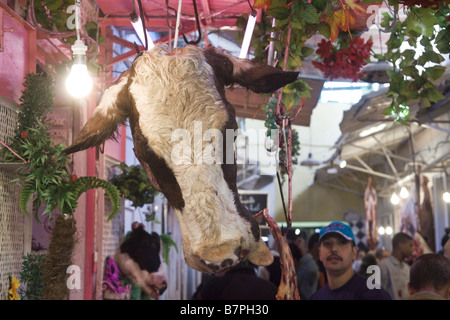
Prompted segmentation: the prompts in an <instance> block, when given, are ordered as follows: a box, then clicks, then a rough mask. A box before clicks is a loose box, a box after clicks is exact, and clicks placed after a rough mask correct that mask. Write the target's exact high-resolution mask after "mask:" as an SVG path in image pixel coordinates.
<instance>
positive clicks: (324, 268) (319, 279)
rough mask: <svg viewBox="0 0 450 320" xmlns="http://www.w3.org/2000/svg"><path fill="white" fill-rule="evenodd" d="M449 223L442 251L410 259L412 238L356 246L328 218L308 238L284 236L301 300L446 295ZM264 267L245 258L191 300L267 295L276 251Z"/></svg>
mask: <svg viewBox="0 0 450 320" xmlns="http://www.w3.org/2000/svg"><path fill="white" fill-rule="evenodd" d="M449 236H450V228H447V229H446V234H445V235H444V237H443V238H442V241H441V247H442V250H440V251H439V252H436V253H426V254H422V255H420V256H419V257H417V258H415V259H414V260H413V261H411V259H408V258H410V257H411V255H412V254H413V243H414V239H413V238H412V237H410V236H409V235H408V234H406V233H403V232H399V233H396V234H395V235H394V236H393V238H392V251H391V252H390V251H387V250H385V249H384V248H379V249H377V250H376V251H367V250H361V249H358V248H357V246H356V241H355V236H354V234H353V231H352V229H351V227H350V226H349V225H347V224H345V223H342V222H338V221H337V222H332V223H330V224H329V225H327V226H325V227H323V228H322V229H321V230H320V233H313V234H312V235H311V236H309V238H308V237H307V236H306V234H305V232H300V234H298V235H294V236H290V235H289V234H288V236H287V239H288V241H289V244H290V249H291V253H292V256H293V260H294V265H295V269H296V273H297V285H298V290H299V295H300V299H301V300H450V240H449ZM272 252H273V254H274V262H273V263H272V265H270V266H267V267H259V268H258V267H256V266H254V265H252V264H251V263H249V262H248V261H244V262H242V263H240V264H239V265H238V266H236V267H234V268H232V269H231V270H230V271H229V272H227V273H226V274H224V275H220V276H217V275H215V276H211V277H209V278H208V279H205V281H204V282H203V283H202V284H201V285H200V286H199V288H198V290H197V292H196V293H195V294H194V296H193V299H200V300H210V299H211V300H226V299H235V300H236V299H238V300H254V299H258V300H271V299H275V296H276V293H277V288H278V286H279V284H280V276H281V272H280V265H279V255H278V252H277V251H276V250H273V251H272Z"/></svg>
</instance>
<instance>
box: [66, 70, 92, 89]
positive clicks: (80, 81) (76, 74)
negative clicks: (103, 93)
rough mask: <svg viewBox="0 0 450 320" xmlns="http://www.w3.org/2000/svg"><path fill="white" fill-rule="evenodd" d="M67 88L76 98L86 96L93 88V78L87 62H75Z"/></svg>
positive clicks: (68, 78)
mask: <svg viewBox="0 0 450 320" xmlns="http://www.w3.org/2000/svg"><path fill="white" fill-rule="evenodd" d="M66 89H67V91H68V92H69V93H70V95H72V96H73V97H75V98H82V97H84V96H86V95H87V94H88V93H89V92H90V91H91V89H92V79H91V77H90V76H89V73H88V71H87V67H86V65H85V64H75V63H74V64H73V65H72V69H71V70H70V73H69V76H68V77H67V80H66Z"/></svg>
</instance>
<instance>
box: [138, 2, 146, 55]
mask: <svg viewBox="0 0 450 320" xmlns="http://www.w3.org/2000/svg"><path fill="white" fill-rule="evenodd" d="M138 5H139V15H140V17H141V21H142V28H143V29H144V30H143V31H144V38H145V50H148V39H147V28H146V27H145V15H144V9H142V3H141V0H138Z"/></svg>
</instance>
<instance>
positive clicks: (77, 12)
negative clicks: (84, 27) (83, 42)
mask: <svg viewBox="0 0 450 320" xmlns="http://www.w3.org/2000/svg"><path fill="white" fill-rule="evenodd" d="M80 6H81V1H80V0H76V1H75V30H76V32H77V40H80V39H81V37H80V28H81V27H80V25H81V23H80V15H81V14H80Z"/></svg>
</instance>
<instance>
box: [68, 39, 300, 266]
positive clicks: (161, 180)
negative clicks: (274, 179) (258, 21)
mask: <svg viewBox="0 0 450 320" xmlns="http://www.w3.org/2000/svg"><path fill="white" fill-rule="evenodd" d="M297 76H298V73H297V72H285V71H281V70H279V69H276V68H273V67H270V66H267V65H264V64H260V63H256V62H254V61H251V60H248V59H238V58H236V57H234V56H232V55H230V54H229V53H227V52H226V51H223V50H221V49H217V48H213V47H209V48H200V47H197V46H193V45H187V46H186V47H184V48H183V49H181V50H175V51H174V52H170V51H169V50H167V49H166V48H165V47H163V46H161V45H157V46H155V47H154V48H152V49H151V50H149V51H145V52H142V53H141V54H140V55H139V56H138V57H137V58H136V59H135V61H134V62H133V64H132V66H131V67H130V68H129V69H128V70H127V71H125V72H123V73H122V74H121V76H120V77H119V78H118V80H117V81H116V82H115V84H114V85H112V86H111V87H110V88H108V89H107V90H106V91H105V92H104V94H103V97H102V99H101V101H100V104H99V105H98V106H97V108H96V109H95V111H94V112H93V114H92V116H91V117H90V119H89V120H88V122H87V123H86V125H85V126H84V128H83V129H82V131H81V132H80V134H79V136H78V137H77V138H76V140H75V141H74V143H73V144H72V145H71V146H69V147H68V148H67V149H66V150H65V151H66V152H67V153H73V152H77V151H80V150H84V149H87V148H90V147H93V146H98V145H100V144H102V143H103V142H104V141H105V140H106V139H108V138H110V137H111V136H112V135H113V133H114V131H115V130H116V128H117V126H118V125H119V124H120V123H125V121H126V119H127V118H128V119H129V125H130V128H131V131H132V136H133V140H134V153H135V155H136V157H137V158H138V160H139V161H140V163H141V164H142V166H143V167H144V168H145V169H146V172H147V174H148V175H149V178H150V180H151V182H152V185H153V186H154V187H155V188H156V189H158V190H159V191H161V192H162V193H163V194H164V195H165V197H166V198H167V200H168V202H169V204H170V205H171V207H172V208H173V209H174V211H175V212H176V215H177V218H178V221H179V224H180V229H181V232H182V238H183V252H184V257H185V260H186V262H187V264H188V265H189V266H191V267H192V268H194V269H197V270H199V271H202V272H205V273H213V272H221V271H224V270H227V269H229V268H230V267H231V266H233V265H235V264H237V263H238V261H239V260H240V259H243V258H247V259H249V260H250V261H251V262H252V263H254V264H256V265H269V264H271V263H272V261H273V257H272V255H271V253H270V251H269V249H268V247H267V246H266V244H265V243H264V242H263V241H262V239H261V237H260V231H259V227H258V224H257V223H256V221H255V220H254V218H253V217H252V215H251V214H250V213H249V212H248V210H247V209H246V208H245V207H244V206H243V205H242V204H241V202H240V200H239V195H238V190H237V187H236V163H235V154H234V147H233V141H234V139H235V137H236V135H235V134H234V131H235V130H237V123H236V119H235V110H234V108H233V107H232V106H231V104H230V103H229V102H228V101H227V99H226V96H225V87H226V86H230V85H233V84H239V85H241V86H243V87H246V88H248V89H250V90H252V91H254V92H257V93H270V92H273V91H274V90H276V89H278V88H281V87H283V86H284V85H286V84H288V83H290V82H293V81H295V80H296V79H297Z"/></svg>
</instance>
